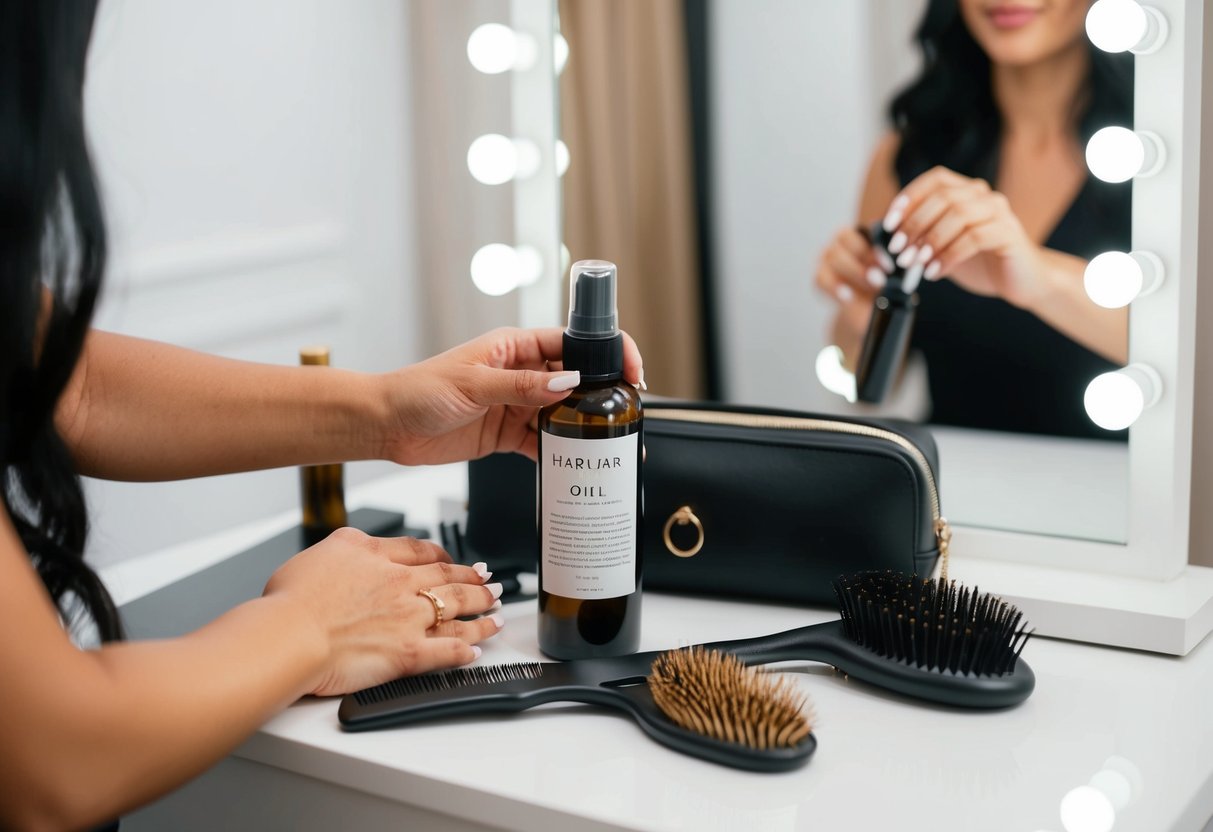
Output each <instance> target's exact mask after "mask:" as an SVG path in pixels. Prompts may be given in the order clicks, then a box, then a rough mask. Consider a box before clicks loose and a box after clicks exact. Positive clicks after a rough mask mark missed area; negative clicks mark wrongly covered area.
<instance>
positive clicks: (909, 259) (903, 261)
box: [897, 246, 918, 269]
mask: <svg viewBox="0 0 1213 832" xmlns="http://www.w3.org/2000/svg"><path fill="white" fill-rule="evenodd" d="M917 256H918V246H910V247H909V248H907V249H906V250H905V251H903V252H902V253H901V254H899V255H897V265H899V266H901V267H902V268H903V269H905V268H909V265H910V264H911V263H913V262H914V258H915V257H917Z"/></svg>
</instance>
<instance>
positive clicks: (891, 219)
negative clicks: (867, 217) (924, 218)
mask: <svg viewBox="0 0 1213 832" xmlns="http://www.w3.org/2000/svg"><path fill="white" fill-rule="evenodd" d="M909 204H910V198H909V197H907V196H906V195H905V194H902V195H901V196H899V197H897V198H896V199H894V200H893V202H892V203H891V204H890V205H889V212H888V213H887V214H885V215H884V220H882V221H881V223H880V224H881V225H882V226H884V230H885V231H892V230H893V229H894V228H896V227H897V226H899V225H901V219H902V212H904V211H905V210H906V206H907V205H909Z"/></svg>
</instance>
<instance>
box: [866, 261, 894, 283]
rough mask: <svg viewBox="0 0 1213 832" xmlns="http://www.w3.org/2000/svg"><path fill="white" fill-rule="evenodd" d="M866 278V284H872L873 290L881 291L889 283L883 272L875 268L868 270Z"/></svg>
mask: <svg viewBox="0 0 1213 832" xmlns="http://www.w3.org/2000/svg"><path fill="white" fill-rule="evenodd" d="M866 276H867V278H868V283H871V284H872V288H873V289H883V288H884V285H885V284H886V283H888V281H889V279H888V278H887V277H885V275H884V272H882V271H881V270H880V269H878V268H876V267H875V266H872V267H871V268H870V269H868V271H867V273H866Z"/></svg>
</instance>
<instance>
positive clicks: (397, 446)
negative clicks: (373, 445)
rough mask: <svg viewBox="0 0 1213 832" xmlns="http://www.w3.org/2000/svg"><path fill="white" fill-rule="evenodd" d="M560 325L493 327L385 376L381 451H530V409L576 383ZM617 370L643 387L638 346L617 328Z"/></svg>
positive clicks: (424, 457)
mask: <svg viewBox="0 0 1213 832" xmlns="http://www.w3.org/2000/svg"><path fill="white" fill-rule="evenodd" d="M562 338H563V331H562V330H561V329H559V328H557V327H552V328H550V329H529V330H528V329H498V330H494V331H493V332H490V333H488V334H487V335H483V336H481V337H479V338H477V339H475V340H473V341H469V342H468V343H466V344H463V345H461V346H458V347H455V348H454V349H451V350H447V351H446V352H444V353H442V354H441V355H438V356H435V357H434V358H431V359H429V360H427V361H423V362H421V363H419V364H414V365H413V366H411V367H405V368H404V369H402V370H398V371H396V372H395V373H391V374H389V375H388V376H386V377H385V380H386V385H387V387H386V391H387V397H388V402H389V404H388V411H389V412H390V413H391V414H392V416H391V418H392V421H391V424H389V425H388V426H387V431H386V437H385V449H384V452H383V456H384V458H386V459H391V460H393V461H395V462H399V463H401V464H403V465H434V464H438V463H443V462H456V461H460V460H465V459H475V458H477V457H482V456H485V455H486V454H491V453H494V452H496V451H516V452H518V453H522V454H525V455H527V456H529V457H530V458H531V459H535V457H536V454H537V453H538V450H539V447H538V437H537V434H536V433H535V427H534V425H535V419H536V416H537V414H536V409H537V408H539V407H542V406H544V405H548V404H552V403H553V402H557V401H560V400H561V399H563V398H564V397H565V396H567V395H568V394H569V391H570V390H572V389H573V388H574V387H576V386H577V385H578V384H579V383H580V374H579V373H577V372H576V371H570V372H564V370H563V365H562V364H561V362H560V356H561V352H562V344H563V341H562ZM623 377H624V379H626V380H627V381H628V382H630V383H632V384H635V385H640V386H642V387H643V377H644V371H643V369H642V366H641V358H640V351H639V350H638V349H637V348H636V344H635V342H633V341H632V339H631V337H630V336H628V335H627V334H626V333H625V334H624V336H623Z"/></svg>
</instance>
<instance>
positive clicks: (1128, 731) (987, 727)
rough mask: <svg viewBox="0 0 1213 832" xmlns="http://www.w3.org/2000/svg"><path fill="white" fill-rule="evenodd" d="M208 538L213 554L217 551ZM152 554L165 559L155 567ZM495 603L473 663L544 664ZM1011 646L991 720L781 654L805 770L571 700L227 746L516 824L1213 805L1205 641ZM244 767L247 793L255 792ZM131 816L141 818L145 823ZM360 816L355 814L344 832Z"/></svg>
mask: <svg viewBox="0 0 1213 832" xmlns="http://www.w3.org/2000/svg"><path fill="white" fill-rule="evenodd" d="M462 485H463V480H462V469H461V468H460V467H458V466H452V467H448V468H443V469H433V470H430V471H425V472H411V473H408V474H403V475H401V476H399V477H393V478H391V479H390V480H386V481H384V482H381V483H377V484H375V486H374V487H373V488H368V489H359V490H357V491H355V492H354V493H353V494H352V495H351V504H352V505H356V504H359V503H373V504H375V505H407V506H408V507H409V515H410V520H411V521H412V522H429V521H432V520H433V519H434V513H435V512H436V510H437V498H440V497H443V496H451V495H455V494H458V493H459V490H460V489H461V488H462ZM427 513H428V514H427ZM278 520H281V521H282V522H283V524H285V523H289V522H290V521H291V518H289V517H285V518H278ZM272 526H273V524H272V523H271V524H270V525H268V526H267V525H266V524H262V526H261V527H259V528H256V529H253V528H250V529H248V530H247V533H246V535H245V539H244V540H243V542H242V543H238V542H237V540H236V538H237V537H238V536H239V535H236V534H231V535H228V536H227V537H226V538H225V539H224V540H223V541H222V542H221V544H222V547H226V548H227V550H228V551H233V550H234V549H236V548H238V547H239V546H240V545H243V544H247V543H251V542H253V541H255V540H256V539H259V537H261V536H264V534H265V533H267V530H268V529H271V528H272ZM218 548H220V545H219V544H218V543H217V544H216V545H215V546H214V547H210V548H209V551H210V552H211V555H212V557H213V554H214V552H215V551H217V549H218ZM206 551H208V546H207V545H206V542H205V541H203V542H201V543H199V544H197V545H196V546H195V547H194V548H193V550H192V551H182V552H178V553H177V554H179V555H184V556H186V558H187V559H190V558H199V557H201V556H202V555H201V553H203V552H206ZM143 564H144V567H145V569H144V571H143V575H142V579H143V585H142V586H140V587H136V586H135V584H136V583H137V581H136V579H135V577H134V575H133V574H130V573H127V574H124V575H112V576H111V575H108V574H107V578H110V577H112V578H115V579H121V580H122V583H123V584H124V586H125V588H126V591H125V592H124V593H123V594H124V596H125V597H133V595H136V594H139V593H141V592H145V591H148V590H149V589H151V588H152V587H153V586H154V585H159V583H161V582H162V581H159V580H152V579H150V578H149V575H150V573H151V572H153V571H156V570H155V567H156V565H157V564H155V563H154V562H153V559H144V561H143ZM158 566H159V567H160V568H161V569H163V568H164V566H165V563H164V561H163V559H162V560H161V561H160V562H159V564H158ZM490 566H491V563H490ZM162 574H167V573H162ZM174 577H175V576H174ZM983 589H990V590H997V589H998V587H996V586H990V585H986V586H983ZM504 615H505V616H506V619H507V623H506V627H505V629H504V630H503V631H502V633H501V634H500V635H499V636H497V637H496V638H495V639H493V640H492V641H490V642H488V643H487V644H486V645H485V653H484V656H483V658H482V659H481V661H482V662H483V663H497V662H502V661H513V660H518V659H522V658H526V659H539V658H540V656H539V654H538V651H537V649H536V646H535V605H534V602H524V603H518V604H509V605H507V606H506V607H505V608H504ZM832 617H833V613H832V612H831V611H830V610H826V609H802V608H796V607H792V606H787V605H776V604H758V603H742V602H727V601H719V600H704V599H694V598H681V597H674V596H662V595H656V594H650V595H648V596H647V597H646V599H645V610H644V636H643V643H642V648H643V649H658V648H663V647H673V646H678V645H680V644H686V643H691V642H700V641H709V640H716V639H725V638H739V637H744V636H751V635H760V634H766V633H770V632H776V631H779V630H783V629H787V628H790V627H796V626H801V625H804V624H807V623H814V622H818V621H825V620H828V619H830V618H832ZM1024 655H1025V658H1026V659H1027V660H1028V662H1029V663H1030V664H1031V665H1032V667H1033V669H1034V670H1035V672H1036V675H1037V689H1036V692H1035V693H1034V694H1033V696H1032V697H1031V698H1030V699H1028V700H1027V702H1025V703H1024V704H1023V705H1021V706H1020V707H1018V708H1015V709H1012V710H1009V711H1003V712H995V713H981V712H962V711H957V710H952V709H947V708H940V707H935V706H932V705H926V704H922V703H918V702H913V701H910V700H907V699H902V698H899V697H896V696H893V695H891V694H886V693H884V692H882V691H880V690H877V689H875V688H872V687H869V686H866V685H863V684H861V683H857V682H854V683H853V682H850V681H848V680H847V679H846V678H844V677H843V676H841V675H838V674H836V673H835V672H834V671H833V670H832V669H830V668H828V667H825V666H822V665H816V664H811V663H803V664H801V663H796V664H787V665H783V666H781V668H782V669H785V670H787V671H788V672H790V673H792V674H793V678H795V679H796V680H797V682H798V684H799V685H801V686H802V687H803V689H804V690H805V691H806V692H807V693H808V694H809V695H810V697H811V699H812V702H813V705H814V707H815V708H816V712H817V722H816V724H817V727H816V729H815V730H816V732H817V737H818V740H819V743H820V745H819V748H818V750H817V753H816V754H815V755H814V757H813V758H812V759H811V760H810V761H809V763H808V765H807V766H806V767H805V768H803V769H801V770H798V771H796V772H792V773H787V774H776V775H769V774H753V773H747V772H741V771H735V770H732V769H728V768H723V767H720V766H716V765H713V764H710V763H705V762H701V761H699V760H696V759H691V758H688V757H684V756H682V755H679V754H677V753H675V752H672V751H668V750H666V749H665V748H664V747H661V746H659V745H657V744H655V743H653V742H652V741H650V740H649V739H648V738H647V737H645V736H644V735H643V734H642V733H641V732H640V731H639V729H637V728H636V727H635V726H634V725H633V724H632V723H631V722H630V721H629V720H627V719H626V718H624V717H622V716H618V715H616V714H614V713H607V712H601V711H596V710H592V709H588V708H585V707H582V706H549V707H545V708H541V709H538V710H536V711H534V712H531V713H527V714H523V715H517V716H512V717H494V718H483V719H470V718H465V719H458V720H451V721H447V722H443V723H441V724H433V725H425V726H413V727H410V728H407V729H394V730H386V731H379V732H372V733H365V734H346V733H342V732H341V730H340V729H339V727H338V725H337V718H336V710H337V704H338V703H337V701H336V700H306V701H303V702H300V703H298V704H296V705H295V706H293V707H291V708H289V709H288V710H287V711H285V712H284V713H282V714H281V715H279V716H278V717H276V718H275V719H273V720H271V721H270V722H269V723H268V724H267V725H265V726H264V728H263V729H262V730H261V731H260V732H258V734H257V735H255V736H254V737H253V738H251V739H250V740H249V741H248V742H247V743H246V744H245V745H244V746H243V747H242V748H240V749H239V750H238V751H237V752H235V755H236V756H237V757H238V758H242V759H243V760H245V761H253V762H255V763H258V764H261V765H259V766H252V767H246V768H249V769H251V770H254V771H255V770H257V769H262V770H266V769H263V767H264V766H268V767H270V769H268V770H274V769H281V770H283V771H286V772H293V773H294V774H296V775H303V776H304V777H310V778H316V779H319V780H322V781H325V782H327V783H328V784H333V785H337V786H343V787H346V788H348V789H352V790H354V791H356V792H361V793H365V794H366V795H368V797H367V801H368V805H370V804H372V803H373V804H375V805H380V804H382V802H383V801H384V800H387V801H396V802H399V803H401V804H408V805H410V806H412V807H416V808H419V809H424V810H428V811H430V812H434V813H439V814H442V815H449V816H452V817H454V818H458V819H461V820H463V821H465V822H470V823H471V824H473V825H476V824H483V825H485V826H497V827H506V828H512V829H562V830H563V829H591V828H592V829H643V830H675V829H704V830H713V829H721V830H724V829H747V830H748V829H762V830H809V829H812V830H818V829H841V828H851V829H864V830H866V829H880V828H897V829H904V830H916V829H922V830H932V832H942V831H943V830H965V832H968V831H969V830H1023V832H1033V830H1055V832H1063V830H1067V831H1068V832H1078V830H1085V829H1087V828H1088V827H1086V826H1083V825H1082V824H1081V822H1080V823H1079V824H1078V825H1075V822H1074V821H1073V820H1071V822H1070V826H1063V823H1062V816H1061V807H1062V802H1063V799H1066V796H1067V795H1068V794H1070V793H1071V792H1072V791H1073V790H1075V789H1077V788H1079V787H1083V786H1087V785H1090V784H1092V782H1093V781H1094V784H1095V785H1097V786H1098V787H1099V789H1100V790H1102V791H1100V790H1096V791H1095V792H1091V791H1090V790H1081V791H1079V792H1077V793H1075V795H1073V796H1071V797H1070V798H1069V799H1068V800H1067V807H1068V808H1072V807H1074V806H1077V807H1078V808H1079V810H1080V811H1081V810H1082V807H1083V806H1084V805H1085V806H1090V807H1091V811H1092V812H1094V813H1096V814H1098V813H1100V812H1104V813H1105V814H1106V811H1107V809H1108V807H1113V809H1114V811H1115V824H1114V826H1113V827H1112V828H1113V829H1114V830H1117V832H1121V830H1128V831H1130V832H1131V831H1132V830H1141V832H1158V831H1159V830H1172V829H1174V830H1199V829H1201V828H1202V826H1203V824H1204V823H1205V822H1206V820H1208V818H1209V817H1210V815H1213V755H1210V753H1209V750H1210V749H1213V714H1211V713H1210V705H1209V691H1211V690H1213V647H1211V646H1210V645H1209V643H1208V642H1207V641H1206V642H1205V643H1203V644H1201V645H1199V646H1198V647H1197V648H1196V649H1195V650H1193V651H1192V652H1191V653H1190V654H1189V655H1188V656H1187V657H1185V658H1182V659H1179V658H1172V657H1164V656H1158V655H1153V654H1146V653H1137V652H1131V651H1124V650H1117V649H1112V648H1101V647H1091V646H1086V645H1080V644H1076V643H1072V642H1064V641H1055V640H1049V639H1043V638H1038V639H1034V640H1033V641H1031V642H1029V644H1028V646H1027V649H1026V651H1025V654H1024ZM243 771H244V770H243V769H242V772H243ZM248 776H253V775H246V782H245V786H246V787H248V788H255V787H252V786H249V784H248V781H247V777H248ZM306 782H308V781H306V780H300V783H306ZM301 788H302V786H301ZM372 796H373V797H372ZM1105 796H1106V797H1105ZM212 799H214V798H213V795H212ZM289 799H290V794H289V793H286V794H284V793H283V792H282V791H281V790H278V791H275V793H274V794H273V796H272V797H271V792H270V790H269V789H268V787H267V791H266V800H289ZM1084 801H1085V802H1084ZM172 804H173V798H170V799H169V801H168V803H167V804H166V805H168V806H171V810H172V811H180V812H182V813H189V812H192V811H196V810H197V809H198V808H199V807H197V806H193V807H191V806H190V805H189V802H188V800H181V801H179V804H180V805H172ZM1117 805H1119V806H1120V808H1115V807H1116V806H1117ZM166 811H167V810H166ZM170 814H171V813H170ZM164 816H165V815H164V814H161V815H160V816H159V817H161V818H163V817H164ZM1092 819H1095V816H1094V815H1093V816H1092ZM133 820H135V821H136V822H135V825H134V826H133V828H136V829H137V828H139V825H138V816H136V817H135V818H134V819H133ZM358 827H359V823H358V818H357V817H355V816H354V815H351V817H350V823H349V824H348V828H358ZM1090 828H1092V829H1094V828H1098V827H1090Z"/></svg>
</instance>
